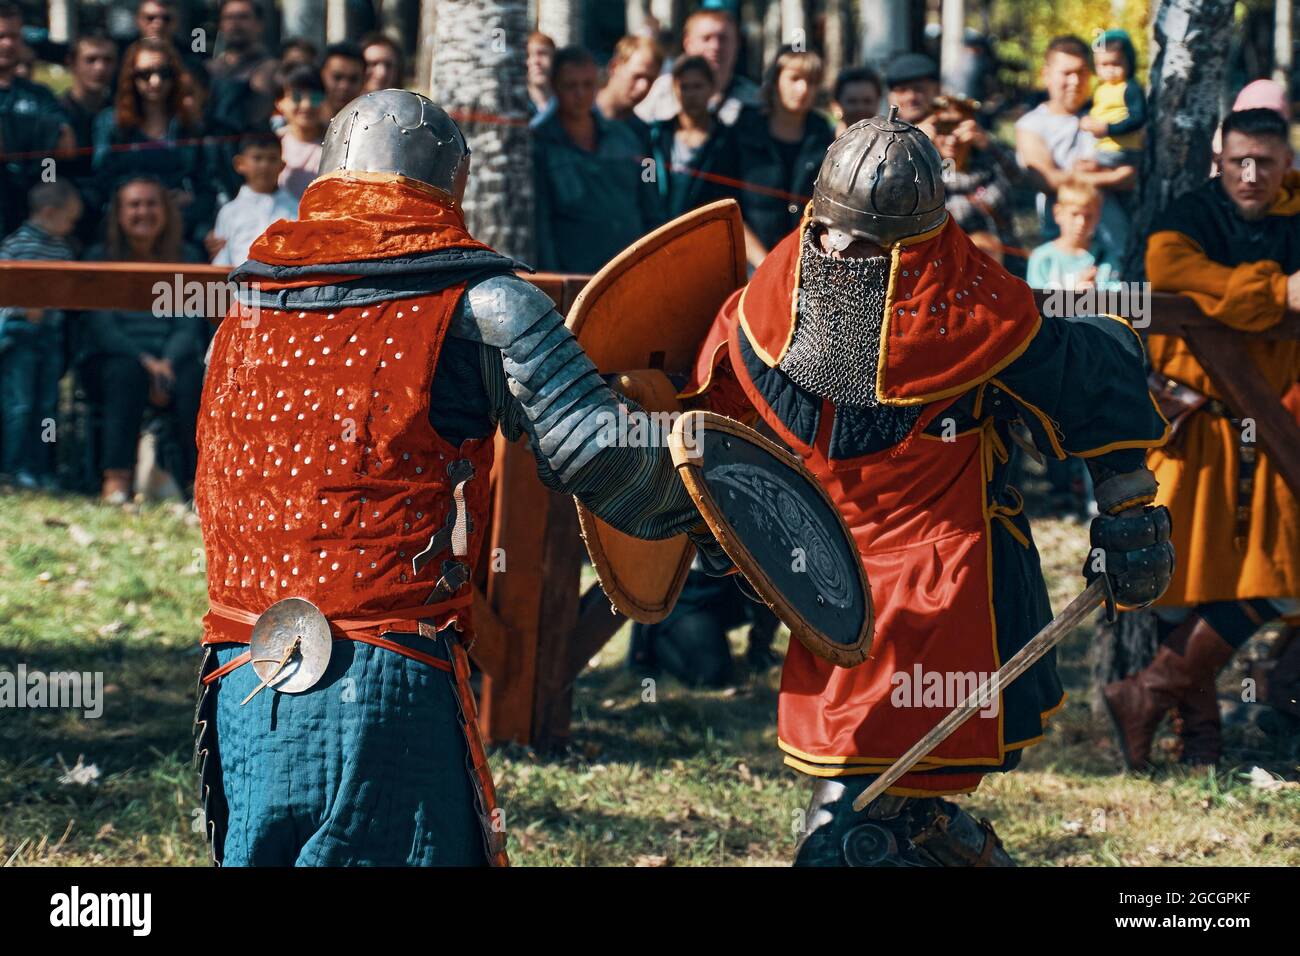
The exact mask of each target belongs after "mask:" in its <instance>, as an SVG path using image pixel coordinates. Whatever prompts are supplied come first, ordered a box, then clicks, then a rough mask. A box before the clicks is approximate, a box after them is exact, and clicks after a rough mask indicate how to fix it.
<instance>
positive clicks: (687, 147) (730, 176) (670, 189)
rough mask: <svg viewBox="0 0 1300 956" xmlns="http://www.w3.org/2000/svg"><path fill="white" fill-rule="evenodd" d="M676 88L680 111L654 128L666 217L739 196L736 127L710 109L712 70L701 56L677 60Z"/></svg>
mask: <svg viewBox="0 0 1300 956" xmlns="http://www.w3.org/2000/svg"><path fill="white" fill-rule="evenodd" d="M672 77H673V88H674V92H675V94H676V96H677V101H678V102H679V103H681V105H682V108H681V110H680V112H678V114H677V115H676V116H674V117H673V118H672V119H668V120H660V121H659V122H657V123H655V124H654V126H653V127H651V131H650V143H651V154H652V155H653V156H654V160H655V169H656V170H657V172H658V175H657V176H656V177H655V180H656V185H657V186H658V187H659V199H660V202H661V203H662V205H663V208H664V213H665V215H666V217H667V218H668V219H675V218H677V217H678V216H680V215H681V214H682V213H684V212H689V211H690V210H692V209H695V208H696V207H698V206H703V205H705V204H706V203H711V202H714V201H716V200H718V199H724V198H726V197H728V196H730V197H735V196H737V194H738V191H737V189H736V184H737V182H738V180H739V178H740V152H739V149H738V147H737V144H736V135H735V130H734V129H733V128H732V127H729V126H723V125H722V123H721V122H719V121H718V119H717V117H715V116H714V115H713V114H712V113H710V112H709V100H710V99H712V97H713V91H714V85H715V84H714V79H713V68H712V67H711V66H709V61H708V60H706V59H704V57H702V56H684V57H680V58H679V59H678V60H677V62H676V63H674V64H673V72H672Z"/></svg>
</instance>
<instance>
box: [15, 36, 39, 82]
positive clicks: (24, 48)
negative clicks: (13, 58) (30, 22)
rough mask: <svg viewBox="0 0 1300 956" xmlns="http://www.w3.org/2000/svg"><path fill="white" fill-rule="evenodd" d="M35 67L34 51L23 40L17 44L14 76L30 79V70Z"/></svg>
mask: <svg viewBox="0 0 1300 956" xmlns="http://www.w3.org/2000/svg"><path fill="white" fill-rule="evenodd" d="M35 69H36V51H35V50H33V49H32V48H31V47H29V46H28V45H27V43H26V41H24V42H22V43H20V44H19V46H18V65H17V66H16V67H14V76H18V77H21V78H22V79H24V80H31V79H32V71H33V70H35Z"/></svg>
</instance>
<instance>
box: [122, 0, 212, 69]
mask: <svg viewBox="0 0 1300 956" xmlns="http://www.w3.org/2000/svg"><path fill="white" fill-rule="evenodd" d="M135 28H136V31H137V32H138V33H139V36H138V37H137V39H141V40H162V41H163V42H164V43H170V44H171V45H172V46H174V47H175V48H176V53H177V54H178V55H179V56H180V58H181V60H182V61H183V62H184V63H185V70H186V72H187V73H189V74H190V77H191V79H193V80H194V81H196V83H204V84H205V85H206V82H205V81H206V77H204V74H205V73H206V72H207V62H206V60H207V57H206V56H205V55H203V54H200V53H197V52H195V50H194V49H193V48H192V46H191V44H190V42H187V41H188V40H189V38H188V37H186V36H185V35H184V34H181V33H179V29H180V15H179V13H178V11H177V9H176V0H140V3H139V5H137V6H136V8H135Z"/></svg>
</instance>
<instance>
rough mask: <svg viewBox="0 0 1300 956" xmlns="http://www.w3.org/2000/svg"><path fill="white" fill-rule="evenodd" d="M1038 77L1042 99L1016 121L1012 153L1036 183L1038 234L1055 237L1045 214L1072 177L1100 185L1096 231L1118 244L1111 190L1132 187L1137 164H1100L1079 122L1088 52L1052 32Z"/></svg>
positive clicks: (1122, 221) (1119, 223) (1120, 216)
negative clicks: (1101, 197)
mask: <svg viewBox="0 0 1300 956" xmlns="http://www.w3.org/2000/svg"><path fill="white" fill-rule="evenodd" d="M1042 78H1043V85H1044V86H1045V87H1046V89H1047V100H1046V101H1045V102H1043V103H1041V104H1039V105H1038V106H1036V107H1034V109H1032V110H1030V111H1029V112H1028V113H1026V114H1025V115H1024V116H1022V117H1020V119H1019V120H1017V121H1016V155H1017V158H1018V159H1019V161H1020V165H1021V166H1023V167H1024V168H1025V169H1026V170H1028V171H1029V173H1030V175H1031V176H1032V177H1033V178H1034V180H1035V181H1036V184H1037V185H1038V188H1039V193H1038V198H1037V202H1038V216H1039V221H1040V225H1041V228H1042V234H1043V238H1044V239H1053V238H1055V237H1056V223H1055V222H1054V221H1053V220H1052V219H1051V216H1050V209H1051V204H1052V202H1053V201H1054V199H1053V197H1054V195H1055V193H1056V190H1057V189H1059V188H1060V187H1061V185H1062V184H1063V183H1064V182H1066V181H1067V180H1069V179H1076V180H1082V181H1086V182H1090V183H1091V184H1092V185H1094V186H1096V187H1097V188H1098V189H1100V190H1102V196H1103V199H1102V207H1101V221H1100V222H1099V223H1098V224H1097V236H1098V238H1099V240H1100V241H1101V242H1102V243H1103V244H1104V245H1106V246H1108V247H1110V248H1112V249H1122V248H1124V243H1125V241H1126V240H1127V238H1128V215H1127V213H1126V212H1125V210H1124V206H1123V203H1122V202H1121V201H1120V199H1119V197H1118V196H1117V195H1116V192H1117V191H1119V192H1123V191H1126V190H1130V189H1132V188H1133V184H1134V182H1135V181H1136V178H1137V169H1136V168H1135V167H1133V166H1116V167H1113V168H1102V167H1101V166H1100V165H1099V164H1098V163H1097V161H1096V158H1095V156H1096V144H1097V141H1096V139H1095V138H1094V137H1093V135H1092V134H1091V133H1089V132H1088V131H1087V130H1085V129H1083V128H1082V127H1081V125H1080V122H1081V119H1082V117H1083V112H1084V107H1085V106H1086V104H1087V102H1088V93H1089V89H1090V85H1091V81H1092V51H1091V50H1090V49H1089V48H1088V45H1087V44H1086V43H1084V42H1083V41H1082V40H1080V39H1079V38H1078V37H1076V36H1061V37H1057V38H1056V39H1054V40H1052V41H1051V43H1049V44H1048V45H1047V55H1046V57H1045V59H1044V61H1043V72H1042Z"/></svg>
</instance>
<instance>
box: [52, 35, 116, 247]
mask: <svg viewBox="0 0 1300 956" xmlns="http://www.w3.org/2000/svg"><path fill="white" fill-rule="evenodd" d="M68 72H69V73H71V74H72V87H71V88H70V89H69V90H68V92H66V93H64V94H63V96H61V97H60V98H59V107H60V108H61V109H62V110H63V115H64V117H66V118H67V121H68V126H69V127H70V128H71V130H72V135H73V137H74V138H75V139H76V144H77V154H76V155H75V156H74V157H72V158H70V159H68V160H65V161H64V162H65V163H66V165H65V167H64V168H65V169H66V170H67V171H68V172H69V174H70V175H71V176H72V180H73V182H74V183H75V184H76V186H77V188H78V189H79V190H81V193H82V197H83V198H88V197H89V199H90V201H89V202H85V203H83V213H82V216H81V220H80V222H78V223H77V229H76V233H75V234H76V237H77V239H78V240H79V241H80V242H81V243H82V247H83V248H84V247H85V246H89V245H90V244H92V243H94V242H97V241H98V240H99V238H100V237H99V235H98V232H99V226H100V216H99V212H100V210H99V208H98V205H97V204H96V203H95V200H94V197H95V195H96V191H95V187H94V185H93V183H91V176H92V173H93V156H92V153H93V147H94V121H95V117H96V116H97V115H99V113H100V111H101V110H103V109H104V108H105V107H106V106H108V104H109V101H110V99H111V97H112V95H113V77H114V76H115V75H116V73H117V44H116V43H114V42H113V41H112V40H110V39H109V38H108V37H107V36H106V35H105V34H103V33H83V34H82V35H80V36H78V37H77V38H76V39H74V40H73V41H72V45H71V47H69V49H68Z"/></svg>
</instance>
